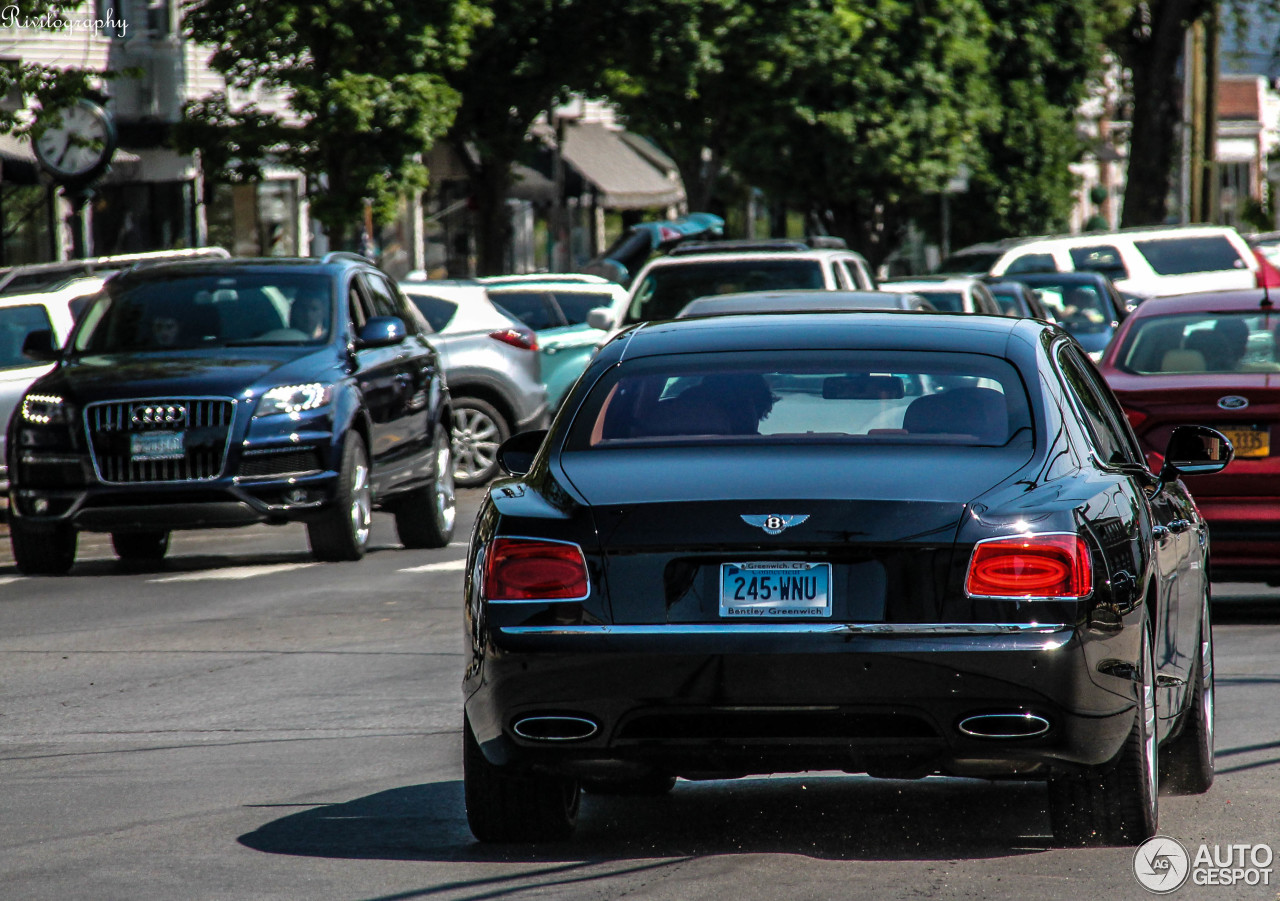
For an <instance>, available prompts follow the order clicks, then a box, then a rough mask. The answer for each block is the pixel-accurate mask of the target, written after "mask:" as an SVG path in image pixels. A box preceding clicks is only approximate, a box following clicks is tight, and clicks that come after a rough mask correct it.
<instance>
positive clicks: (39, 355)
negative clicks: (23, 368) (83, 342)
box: [22, 328, 58, 363]
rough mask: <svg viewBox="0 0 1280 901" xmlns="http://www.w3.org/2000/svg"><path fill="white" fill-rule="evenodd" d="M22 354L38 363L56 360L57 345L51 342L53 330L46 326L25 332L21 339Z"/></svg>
mask: <svg viewBox="0 0 1280 901" xmlns="http://www.w3.org/2000/svg"><path fill="white" fill-rule="evenodd" d="M22 355H23V356H24V357H29V358H31V359H32V360H36V361H37V362H40V363H54V362H56V361H57V359H58V345H57V344H55V343H54V342H53V332H51V331H50V330H49V329H47V328H42V329H36V330H35V331H31V332H27V337H26V338H24V339H23V341H22Z"/></svg>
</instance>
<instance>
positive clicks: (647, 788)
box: [582, 773, 676, 798]
mask: <svg viewBox="0 0 1280 901" xmlns="http://www.w3.org/2000/svg"><path fill="white" fill-rule="evenodd" d="M675 787H676V777H675V776H667V775H665V774H663V773H649V774H648V775H646V776H637V777H635V778H634V779H583V780H582V790H583V791H584V792H586V793H587V794H589V795H626V796H630V797H639V798H656V797H659V796H661V795H665V794H669V793H670V792H671V789H673V788H675Z"/></svg>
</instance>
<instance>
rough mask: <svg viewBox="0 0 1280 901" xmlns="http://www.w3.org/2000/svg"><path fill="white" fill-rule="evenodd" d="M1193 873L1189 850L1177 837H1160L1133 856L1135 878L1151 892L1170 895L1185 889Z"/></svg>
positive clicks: (1147, 843)
mask: <svg viewBox="0 0 1280 901" xmlns="http://www.w3.org/2000/svg"><path fill="white" fill-rule="evenodd" d="M1190 872H1191V859H1190V858H1189V857H1187V849H1186V848H1184V847H1182V843H1181V842H1180V841H1178V840H1177V839H1176V838H1169V836H1167V835H1156V836H1153V837H1151V838H1149V839H1147V840H1146V841H1145V842H1143V843H1142V844H1141V845H1139V846H1138V850H1137V851H1135V852H1134V853H1133V875H1134V876H1137V877H1138V883H1139V884H1140V885H1141V886H1142V887H1143V888H1144V889H1146V890H1147V891H1149V892H1153V893H1155V894H1157V895H1167V894H1169V893H1170V892H1174V891H1177V890H1178V889H1180V888H1182V884H1183V883H1184V882H1186V881H1187V876H1188V874H1189V873H1190Z"/></svg>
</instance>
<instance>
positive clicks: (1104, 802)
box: [1049, 623, 1159, 845]
mask: <svg viewBox="0 0 1280 901" xmlns="http://www.w3.org/2000/svg"><path fill="white" fill-rule="evenodd" d="M1141 654H1142V656H1141V662H1140V664H1139V668H1140V674H1139V675H1140V680H1139V683H1138V710H1137V716H1136V717H1135V721H1134V724H1133V729H1132V731H1131V732H1130V733H1129V738H1128V739H1127V740H1126V741H1125V744H1124V748H1123V749H1122V750H1121V752H1120V756H1119V758H1117V759H1116V761H1115V762H1114V763H1113V764H1112V766H1111V768H1110V769H1109V770H1107V771H1105V772H1103V773H1101V774H1098V775H1089V776H1083V777H1060V778H1056V779H1053V780H1051V781H1050V782H1049V817H1050V819H1051V820H1052V822H1053V835H1054V838H1056V839H1057V840H1059V841H1061V842H1062V843H1064V844H1068V845H1136V844H1139V843H1140V842H1143V841H1145V840H1146V839H1148V838H1150V837H1151V836H1153V835H1155V832H1156V824H1157V820H1158V816H1159V809H1158V806H1157V805H1158V797H1157V792H1158V786H1159V763H1158V761H1159V755H1158V754H1157V752H1156V677H1155V661H1154V658H1153V657H1152V653H1151V629H1150V626H1148V625H1147V624H1146V623H1144V624H1143V627H1142V648H1141Z"/></svg>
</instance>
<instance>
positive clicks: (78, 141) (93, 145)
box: [35, 100, 116, 183]
mask: <svg viewBox="0 0 1280 901" xmlns="http://www.w3.org/2000/svg"><path fill="white" fill-rule="evenodd" d="M41 116H42V117H46V116H47V121H46V123H45V129H44V132H43V133H42V134H41V135H40V137H39V138H37V139H36V142H35V152H36V158H37V159H38V160H39V161H40V165H41V166H43V167H44V168H45V170H46V171H47V172H48V173H49V174H50V175H52V176H53V177H54V179H55V180H56V181H59V182H63V183H68V182H71V183H75V182H87V181H89V180H91V179H93V178H94V177H96V176H98V175H101V174H102V172H103V171H104V170H105V169H106V168H107V164H108V163H110V162H111V157H112V154H114V153H115V150H116V127H115V123H114V122H112V120H111V114H110V113H108V112H107V111H106V110H105V109H103V107H102V105H101V104H99V103H95V102H94V101H92V100H80V101H77V102H76V104H75V105H74V106H70V107H66V108H64V109H54V110H49V111H48V112H46V113H42V114H41Z"/></svg>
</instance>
